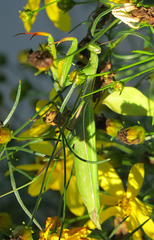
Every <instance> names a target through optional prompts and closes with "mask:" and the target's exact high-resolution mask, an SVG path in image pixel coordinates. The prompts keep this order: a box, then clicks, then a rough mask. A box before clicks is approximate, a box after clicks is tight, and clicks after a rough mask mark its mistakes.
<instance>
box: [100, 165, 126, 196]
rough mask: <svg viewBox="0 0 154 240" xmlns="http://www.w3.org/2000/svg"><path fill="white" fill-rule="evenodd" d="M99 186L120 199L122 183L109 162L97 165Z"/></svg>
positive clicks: (122, 193)
mask: <svg viewBox="0 0 154 240" xmlns="http://www.w3.org/2000/svg"><path fill="white" fill-rule="evenodd" d="M98 174H99V183H100V186H101V187H102V188H103V189H104V190H105V191H106V192H107V193H109V194H111V195H112V196H114V197H117V198H119V197H120V198H122V197H123V196H124V194H125V190H124V187H123V184H122V181H121V179H120V177H119V176H118V174H117V173H116V171H115V169H114V168H113V167H112V165H111V164H110V163H109V162H104V163H102V164H99V165H98Z"/></svg>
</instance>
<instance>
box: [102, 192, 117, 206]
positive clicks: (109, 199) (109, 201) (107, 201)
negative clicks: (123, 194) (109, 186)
mask: <svg viewBox="0 0 154 240" xmlns="http://www.w3.org/2000/svg"><path fill="white" fill-rule="evenodd" d="M117 201H118V199H117V198H116V197H113V196H109V195H106V194H104V193H100V204H101V206H102V205H115V204H117Z"/></svg>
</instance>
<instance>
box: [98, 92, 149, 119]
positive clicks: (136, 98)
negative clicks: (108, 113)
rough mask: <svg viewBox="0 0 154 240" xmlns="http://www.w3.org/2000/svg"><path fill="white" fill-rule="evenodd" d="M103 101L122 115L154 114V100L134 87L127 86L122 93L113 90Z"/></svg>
mask: <svg viewBox="0 0 154 240" xmlns="http://www.w3.org/2000/svg"><path fill="white" fill-rule="evenodd" d="M101 103H102V104H105V105H106V106H107V107H109V108H110V109H111V110H112V111H114V112H116V113H119V114H122V115H134V116H135V115H140V116H142V115H145V116H153V115H154V101H152V100H151V99H149V98H147V97H146V96H145V95H144V94H143V93H141V92H140V91H139V90H137V89H136V88H134V87H125V88H124V89H123V91H122V93H120V92H116V91H115V92H112V93H111V94H110V95H108V96H107V97H106V98H105V99H104V100H103V101H102V102H101Z"/></svg>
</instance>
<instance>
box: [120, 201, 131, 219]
mask: <svg viewBox="0 0 154 240" xmlns="http://www.w3.org/2000/svg"><path fill="white" fill-rule="evenodd" d="M118 206H119V207H120V208H121V209H122V213H123V215H124V217H127V216H129V215H130V213H131V206H130V203H129V199H128V198H126V197H124V198H122V199H119V200H118Z"/></svg>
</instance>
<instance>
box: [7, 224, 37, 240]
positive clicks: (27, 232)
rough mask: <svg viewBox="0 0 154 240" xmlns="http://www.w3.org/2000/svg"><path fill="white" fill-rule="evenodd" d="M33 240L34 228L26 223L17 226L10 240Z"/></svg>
mask: <svg viewBox="0 0 154 240" xmlns="http://www.w3.org/2000/svg"><path fill="white" fill-rule="evenodd" d="M18 239H20V240H33V238H32V230H31V229H30V228H29V227H27V226H24V225H21V226H18V227H16V228H15V230H14V231H13V234H12V238H11V239H10V240H18Z"/></svg>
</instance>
